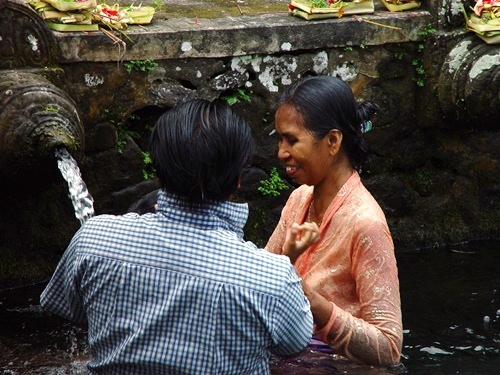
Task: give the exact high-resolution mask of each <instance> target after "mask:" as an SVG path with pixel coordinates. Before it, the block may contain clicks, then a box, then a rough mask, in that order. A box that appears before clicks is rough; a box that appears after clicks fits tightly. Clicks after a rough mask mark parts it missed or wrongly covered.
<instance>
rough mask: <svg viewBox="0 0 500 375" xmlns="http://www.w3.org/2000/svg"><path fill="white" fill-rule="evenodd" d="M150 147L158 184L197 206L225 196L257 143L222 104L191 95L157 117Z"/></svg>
mask: <svg viewBox="0 0 500 375" xmlns="http://www.w3.org/2000/svg"><path fill="white" fill-rule="evenodd" d="M150 148H151V157H152V160H153V166H154V167H155V169H156V174H157V176H158V180H159V182H160V186H161V188H162V189H164V190H166V191H169V192H172V193H176V194H178V195H179V196H182V197H185V198H187V199H188V200H189V201H190V202H191V203H195V204H198V203H204V202H207V201H210V200H215V201H225V200H227V199H229V197H230V196H231V195H232V194H233V193H234V192H235V191H236V190H237V188H238V182H239V178H240V175H241V171H242V170H243V168H244V167H245V166H246V165H247V164H248V163H249V162H250V161H251V159H252V157H253V155H254V152H255V143H254V140H253V137H252V134H251V131H250V127H249V126H248V125H247V124H246V122H245V120H244V119H243V118H242V117H240V116H238V115H237V114H236V113H235V112H234V111H233V110H232V109H231V108H230V107H229V106H228V105H227V104H226V103H224V102H222V101H218V100H216V101H208V100H203V99H191V100H188V101H186V102H184V103H182V104H180V105H178V106H176V107H174V108H173V109H171V110H169V111H167V112H165V113H164V114H163V115H162V116H161V117H160V118H159V119H158V121H157V122H156V125H155V128H154V130H153V133H152V135H151V144H150Z"/></svg>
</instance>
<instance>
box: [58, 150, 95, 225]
mask: <svg viewBox="0 0 500 375" xmlns="http://www.w3.org/2000/svg"><path fill="white" fill-rule="evenodd" d="M55 156H56V158H57V166H58V167H59V170H60V171H61V174H62V176H63V177H64V179H65V180H66V182H67V183H68V195H69V197H70V198H71V202H72V203H73V207H74V209H75V216H76V218H77V219H78V220H80V224H82V225H83V224H84V223H85V222H86V221H87V220H88V219H89V218H91V217H92V216H94V214H95V212H94V199H93V198H92V196H91V195H90V193H89V191H88V190H87V185H85V182H84V181H83V179H82V175H81V173H80V168H78V164H77V163H76V160H75V159H74V158H73V157H72V156H71V154H70V153H69V152H68V150H66V149H65V148H61V149H58V150H56V151H55Z"/></svg>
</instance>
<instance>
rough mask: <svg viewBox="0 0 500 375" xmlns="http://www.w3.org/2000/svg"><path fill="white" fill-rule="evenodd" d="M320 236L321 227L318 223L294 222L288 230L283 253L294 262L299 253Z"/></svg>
mask: <svg viewBox="0 0 500 375" xmlns="http://www.w3.org/2000/svg"><path fill="white" fill-rule="evenodd" d="M319 238H320V236H319V228H318V225H317V224H316V223H303V224H301V225H299V224H297V223H293V224H292V226H291V227H290V228H289V229H288V231H287V232H286V237H285V243H284V244H283V254H284V255H286V256H288V257H289V258H290V262H292V264H293V263H295V261H296V260H297V258H298V257H299V255H300V254H302V253H303V252H304V251H306V249H307V248H308V247H309V246H311V245H312V244H313V243H315V242H316V241H318V240H319Z"/></svg>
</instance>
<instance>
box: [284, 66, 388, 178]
mask: <svg viewBox="0 0 500 375" xmlns="http://www.w3.org/2000/svg"><path fill="white" fill-rule="evenodd" d="M285 105H289V106H291V107H293V108H294V109H295V110H296V111H297V112H298V113H299V114H300V115H301V116H302V119H303V120H304V126H305V127H306V129H307V130H309V131H310V132H311V133H313V134H314V136H315V137H316V138H317V139H321V138H323V137H324V136H325V135H326V134H328V132H329V131H330V130H332V129H337V130H339V131H340V132H341V133H342V135H343V141H342V147H344V150H345V151H346V153H347V156H348V157H349V160H350V161H351V164H352V166H353V168H355V169H357V170H360V169H361V166H362V165H363V164H364V163H365V162H366V160H367V159H368V154H369V147H368V143H367V142H366V140H365V138H364V137H363V131H366V128H367V126H366V124H367V122H368V121H369V120H370V118H371V116H373V115H374V114H375V113H376V112H378V111H379V110H380V108H379V106H378V105H377V104H375V103H371V102H363V103H360V104H358V103H357V102H356V99H355V98H354V95H353V93H352V90H351V88H350V87H349V85H348V84H347V83H346V82H344V81H343V80H342V79H340V78H337V77H330V76H313V77H307V78H304V79H302V80H300V81H297V82H295V83H294V84H292V85H290V86H289V87H288V88H287V89H286V90H285V91H284V93H283V94H282V96H281V98H280V100H279V102H278V108H279V107H281V106H285ZM370 125H371V123H370Z"/></svg>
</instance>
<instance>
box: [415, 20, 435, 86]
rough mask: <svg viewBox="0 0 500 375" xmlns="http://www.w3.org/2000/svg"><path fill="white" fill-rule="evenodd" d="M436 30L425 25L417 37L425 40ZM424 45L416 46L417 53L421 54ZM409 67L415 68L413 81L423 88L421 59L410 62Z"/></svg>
mask: <svg viewBox="0 0 500 375" xmlns="http://www.w3.org/2000/svg"><path fill="white" fill-rule="evenodd" d="M435 32H436V29H434V27H432V25H431V24H429V25H427V27H426V28H425V29H423V30H421V31H419V32H418V35H419V36H421V37H422V38H424V41H425V39H426V38H427V37H428V36H429V35H430V34H432V33H435ZM424 47H425V45H424V43H420V44H419V45H418V52H419V53H422V52H423V51H424ZM411 65H412V66H414V67H415V77H414V78H413V80H414V81H415V83H416V84H417V86H419V87H423V86H425V68H424V63H423V61H422V59H421V58H418V59H414V60H412V62H411Z"/></svg>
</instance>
